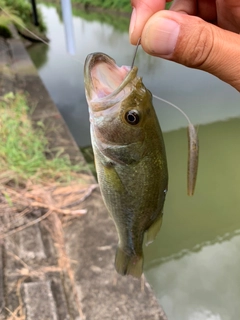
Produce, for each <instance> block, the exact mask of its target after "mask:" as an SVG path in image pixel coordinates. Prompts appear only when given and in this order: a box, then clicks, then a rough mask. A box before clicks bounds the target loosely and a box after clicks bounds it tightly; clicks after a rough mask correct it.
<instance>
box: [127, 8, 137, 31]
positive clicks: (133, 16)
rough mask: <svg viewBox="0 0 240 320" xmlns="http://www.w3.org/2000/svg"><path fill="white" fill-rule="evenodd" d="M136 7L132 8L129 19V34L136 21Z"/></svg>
mask: <svg viewBox="0 0 240 320" xmlns="http://www.w3.org/2000/svg"><path fill="white" fill-rule="evenodd" d="M136 17H137V15H136V9H135V8H133V11H132V15H131V20H130V26H129V33H130V35H131V34H132V33H133V30H134V27H135V22H136Z"/></svg>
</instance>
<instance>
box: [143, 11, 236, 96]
mask: <svg viewBox="0 0 240 320" xmlns="http://www.w3.org/2000/svg"><path fill="white" fill-rule="evenodd" d="M141 45H142V47H143V49H144V50H145V51H146V52H148V53H149V54H151V55H154V56H158V57H161V58H165V59H168V60H172V61H175V62H178V63H180V64H183V65H185V66H187V67H191V68H198V69H201V70H204V71H207V72H210V73H212V74H213V75H215V76H217V77H219V78H220V79H221V80H223V81H225V82H227V83H229V84H230V85H232V86H233V87H235V88H236V89H237V90H238V91H240V76H239V75H240V36H239V35H238V34H235V33H233V32H230V31H227V30H223V29H221V28H219V27H217V26H214V25H212V24H210V23H208V22H205V21H204V20H202V19H200V18H198V17H195V16H189V15H187V14H184V13H179V12H173V11H165V10H163V11H160V12H157V13H156V14H154V15H153V16H152V17H151V18H150V19H149V20H148V22H147V23H146V25H145V27H144V29H143V32H142V37H141Z"/></svg>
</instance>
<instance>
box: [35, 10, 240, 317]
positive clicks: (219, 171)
mask: <svg viewBox="0 0 240 320" xmlns="http://www.w3.org/2000/svg"><path fill="white" fill-rule="evenodd" d="M41 7H42V8H43V13H44V16H45V18H46V22H47V23H48V28H49V33H48V37H49V38H50V39H51V43H50V47H49V50H48V53H47V61H46V63H45V64H44V65H43V64H42V63H41V64H40V65H38V67H39V73H40V76H41V77H42V79H43V82H44V83H45V85H46V87H47V88H48V90H49V92H50V94H51V96H52V98H53V100H54V101H55V103H56V104H57V106H58V108H59V110H60V112H61V113H62V115H63V117H64V119H65V121H66V122H67V124H68V126H69V128H70V130H71V132H72V134H73V136H74V138H75V139H76V141H77V142H78V144H79V145H81V146H86V145H89V144H90V137H89V122H88V110H87V104H86V100H85V94H84V84H83V70H82V69H83V62H84V60H85V57H86V56H87V54H88V53H91V52H95V51H102V52H105V53H107V54H109V55H110V56H112V57H114V58H115V59H116V61H117V63H118V64H119V65H121V64H128V65H130V64H131V60H132V56H133V51H134V50H133V47H131V46H130V45H129V42H128V34H127V33H122V32H120V31H119V30H116V29H115V28H114V26H111V25H109V24H106V23H105V22H100V21H87V20H85V18H84V17H74V18H73V25H74V32H75V38H76V42H77V55H76V57H74V58H71V57H69V56H68V55H67V54H66V53H65V52H66V49H65V37H64V29H63V26H62V23H61V21H60V19H59V16H58V14H57V12H56V9H54V8H46V7H45V6H41ZM116 21H117V18H116ZM30 54H32V55H33V51H30ZM45 56H46V54H45ZM33 58H34V60H35V63H36V64H37V60H38V56H37V54H36V52H34V57H33ZM135 64H136V65H138V66H139V74H140V75H143V76H144V79H143V80H144V83H145V85H146V86H147V87H148V88H149V89H151V91H152V92H153V93H154V94H157V95H160V96H161V97H162V98H164V99H167V100H169V101H171V102H173V103H175V104H177V105H178V106H180V107H181V108H182V109H183V110H184V111H185V112H186V113H187V114H188V116H189V117H190V119H191V120H192V121H193V123H194V124H197V125H200V126H199V138H200V161H199V174H198V180H197V186H196V192H195V195H194V197H187V182H186V176H187V133H186V120H185V119H184V118H183V117H182V115H181V114H178V113H177V112H176V110H174V109H171V108H170V107H168V106H165V105H164V104H163V103H160V102H158V101H157V102H155V103H154V105H155V106H156V112H157V115H158V118H159V120H160V123H161V126H162V129H163V131H164V139H165V144H166V151H167V157H168V166H169V175H170V181H169V192H168V195H167V200H166V205H165V208H164V211H165V213H164V222H163V226H162V229H161V232H160V233H159V235H158V236H157V239H156V241H155V242H154V243H153V244H151V245H149V246H148V247H146V248H145V270H146V276H147V278H148V280H149V281H150V283H151V284H152V285H153V287H154V290H155V292H156V294H157V297H158V298H159V301H160V303H161V304H162V305H163V307H164V308H165V310H166V312H167V315H168V317H169V320H230V319H231V320H235V319H238V318H239V314H240V304H239V299H238V298H239V296H240V295H239V294H240V292H239V291H240V286H239V283H240V281H239V280H240V269H239V267H238V266H239V264H240V253H239V252H240V250H239V249H240V236H239V234H238V230H240V216H239V208H240V188H239V185H240V166H239V163H240V148H239V136H240V108H239V106H240V96H239V93H238V92H237V91H235V90H234V89H233V88H231V87H230V86H228V85H227V84H224V83H223V82H221V81H220V80H218V79H216V78H215V77H213V76H211V75H209V74H207V73H204V72H201V71H197V70H190V69H188V68H185V67H183V66H180V65H177V64H174V63H171V62H168V61H163V60H160V59H156V58H152V57H149V56H147V55H146V54H145V53H144V52H143V51H141V50H139V52H138V55H137V59H136V63H135ZM160 107H161V108H160ZM236 230H237V231H236Z"/></svg>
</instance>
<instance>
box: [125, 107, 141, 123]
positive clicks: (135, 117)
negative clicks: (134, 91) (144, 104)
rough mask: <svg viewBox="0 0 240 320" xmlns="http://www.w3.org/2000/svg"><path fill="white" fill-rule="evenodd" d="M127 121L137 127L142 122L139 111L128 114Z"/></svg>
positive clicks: (126, 115)
mask: <svg viewBox="0 0 240 320" xmlns="http://www.w3.org/2000/svg"><path fill="white" fill-rule="evenodd" d="M125 119H126V121H127V122H128V123H129V124H132V125H135V124H138V123H139V121H140V115H139V112H138V111H137V110H130V111H128V112H126V114H125Z"/></svg>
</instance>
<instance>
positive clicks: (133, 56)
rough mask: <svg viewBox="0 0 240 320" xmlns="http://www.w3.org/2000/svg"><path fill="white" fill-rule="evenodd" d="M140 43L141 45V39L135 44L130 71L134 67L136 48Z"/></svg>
mask: <svg viewBox="0 0 240 320" xmlns="http://www.w3.org/2000/svg"><path fill="white" fill-rule="evenodd" d="M140 43H141V37H140V38H139V39H138V42H137V45H136V49H135V52H134V55H133V61H132V65H131V69H132V68H133V66H134V62H135V59H136V55H137V51H138V47H139V45H140Z"/></svg>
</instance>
